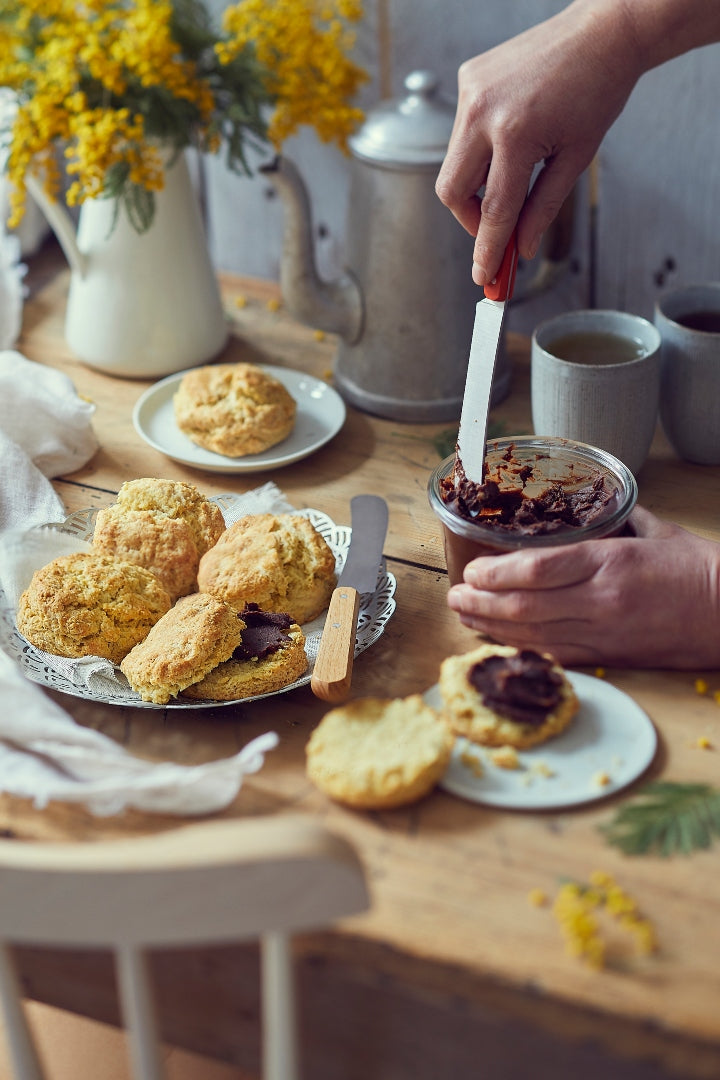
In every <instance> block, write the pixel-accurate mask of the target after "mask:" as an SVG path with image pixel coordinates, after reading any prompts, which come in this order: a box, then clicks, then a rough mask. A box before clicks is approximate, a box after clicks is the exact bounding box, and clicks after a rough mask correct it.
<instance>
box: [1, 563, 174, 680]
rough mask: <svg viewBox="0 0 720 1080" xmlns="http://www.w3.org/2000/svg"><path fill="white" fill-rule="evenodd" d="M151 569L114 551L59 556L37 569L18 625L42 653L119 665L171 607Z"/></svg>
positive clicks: (24, 597) (22, 603)
mask: <svg viewBox="0 0 720 1080" xmlns="http://www.w3.org/2000/svg"><path fill="white" fill-rule="evenodd" d="M170 603H171V601H170V596H169V594H168V592H167V590H166V589H164V588H163V586H162V584H161V583H160V581H159V580H158V579H157V577H156V576H155V574H153V573H151V571H150V570H146V569H145V568H144V567H142V566H136V565H135V563H132V562H127V561H126V560H123V559H116V558H114V557H113V556H112V555H103V554H97V555H95V554H91V553H85V552H81V553H77V554H74V555H61V556H59V557H58V558H57V559H53V561H52V562H50V563H48V564H47V565H46V566H43V567H42V568H41V569H39V570H36V571H35V573H34V574H33V576H32V580H31V581H30V584H29V585H28V587H27V589H26V590H25V592H24V593H23V594H22V596H21V597H20V602H19V605H18V613H17V628H18V630H19V631H20V633H21V634H22V635H23V637H25V638H27V640H28V641H29V642H31V643H32V644H33V645H35V646H36V647H37V648H38V649H42V650H43V651H44V652H48V653H54V654H55V655H56V656H67V657H71V658H73V659H77V658H79V657H81V656H103V657H105V659H106V660H110V661H111V662H112V663H113V664H119V663H120V661H121V660H122V659H123V657H124V656H125V655H126V654H127V653H129V652H130V650H131V649H132V648H133V647H134V646H135V645H137V644H138V642H140V641H142V640H143V638H145V637H146V636H147V634H148V633H149V631H150V630H151V629H152V627H153V626H154V625H155V623H157V622H158V621H159V619H161V618H162V616H163V615H165V613H166V612H167V611H168V610H169V608H170Z"/></svg>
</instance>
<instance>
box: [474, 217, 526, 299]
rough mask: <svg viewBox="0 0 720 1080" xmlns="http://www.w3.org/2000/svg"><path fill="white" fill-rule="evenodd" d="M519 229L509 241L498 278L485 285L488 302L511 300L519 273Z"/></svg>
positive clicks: (515, 229)
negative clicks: (516, 275)
mask: <svg viewBox="0 0 720 1080" xmlns="http://www.w3.org/2000/svg"><path fill="white" fill-rule="evenodd" d="M517 262H518V260H517V227H516V228H514V229H513V231H512V235H511V237H510V239H509V240H508V244H507V247H506V248H505V254H504V255H503V260H502V262H501V263H500V269H499V270H498V272H497V276H496V277H495V279H494V280H493V281H491V282H490V284H489V285H483V289H484V290H485V296H486V297H487V299H488V300H509V299H510V297H511V296H512V294H513V289H514V288H515V273H516V271H517Z"/></svg>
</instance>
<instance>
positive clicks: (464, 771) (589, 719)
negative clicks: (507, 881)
mask: <svg viewBox="0 0 720 1080" xmlns="http://www.w3.org/2000/svg"><path fill="white" fill-rule="evenodd" d="M567 676H568V679H569V680H570V682H571V683H572V685H573V687H574V689H575V693H576V694H577V696H578V699H579V701H580V709H579V711H578V714H577V716H576V717H575V719H574V720H573V722H572V724H571V725H570V727H568V728H567V730H566V731H564V732H563V733H562V735H559V736H558V737H557V738H556V739H550V740H549V741H548V742H546V743H542V744H541V745H540V746H536V747H532V748H531V749H530V750H518V752H517V753H518V758H519V760H520V764H521V768H519V769H513V770H511V769H501V768H499V767H498V766H497V765H494V764H493V763H492V760H491V758H490V752H491V751H490V748H487V747H480V746H477V745H476V744H474V743H471V742H469V741H468V740H467V739H464V738H458V739H457V740H456V743H455V749H454V750H453V755H452V759H451V761H450V764H449V766H448V769H447V772H446V773H445V776H444V777H443V779H442V780H441V781H440V786H441V787H443V788H445V790H446V791H449V792H451V794H453V795H459V796H460V797H461V798H463V799H470V800H471V801H472V802H477V803H482V804H484V805H486V806H497V807H502V808H505V809H509V810H552V809H559V808H561V807H564V806H577V805H580V804H581V803H589V802H595V801H596V800H598V799H604V798H607V796H608V795H613V794H614V793H615V792H617V791H620V790H621V789H622V788H624V787H627V785H628V784H631V783H632V782H633V781H634V780H636V779H637V778H638V777H639V776H640V775H642V773H643V772H644V771H645V769H647V767H648V765H650V763H651V761H652V760H653V757H654V756H655V750H656V748H657V733H656V731H655V728H654V727H653V724H652V722H651V720H650V718H649V717H648V716H647V714H646V713H645V712H643V710H642V709H641V708H640V706H639V705H638V704H637V703H636V702H635V701H633V699H632V698H631V697H628V695H627V694H625V693H623V692H622V690H618V688H617V687H616V686H613V685H612V683H609V682H606V681H604V680H603V679H596V678H593V676H591V675H584V674H582V673H581V672H574V671H568V672H567ZM425 698H426V700H427V701H428V702H429V704H431V705H433V706H435V707H439V706H440V704H441V698H440V692H439V689H438V687H437V685H436V686H433V687H431V688H430V689H429V690H428V691H427V692H426V694H425ZM468 755H471V756H472V758H474V759H475V760H478V761H479V762H480V766H481V769H482V774H481V775H476V773H475V771H473V768H472V767H471V765H468V764H467V763H466V762H464V761H463V757H464V756H465V757H466V758H467V756H468ZM601 775H604V776H605V777H607V779H608V782H607V783H605V784H600V783H598V778H599V777H600V776H601Z"/></svg>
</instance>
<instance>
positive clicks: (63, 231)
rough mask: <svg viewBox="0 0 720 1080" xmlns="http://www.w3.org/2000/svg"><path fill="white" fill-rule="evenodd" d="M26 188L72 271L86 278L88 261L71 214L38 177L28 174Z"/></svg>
mask: <svg viewBox="0 0 720 1080" xmlns="http://www.w3.org/2000/svg"><path fill="white" fill-rule="evenodd" d="M25 186H26V187H27V190H28V191H29V192H30V194H31V195H32V197H33V199H34V200H35V202H36V203H37V204H38V206H39V207H40V209H41V210H42V212H43V214H44V215H45V217H46V218H47V221H48V224H49V225H50V227H51V229H52V230H53V232H54V233H55V236H56V237H57V239H58V243H59V244H60V247H61V248H62V249H63V252H64V254H65V258H66V259H67V261H68V263H69V264H70V269H71V270H72V271H73V272H74V273H77V274H79V276H80V277H85V274H86V272H87V266H88V259H87V256H86V255H83V253H82V252H81V251H80V248H79V247H78V244H77V232H76V229H75V222H74V221H73V219H72V218H71V217H70V214H69V213H68V212H67V210H66V209H65V207H64V206H63V205H62V204H61V203H59V202H58V201H57V199H52V198H51V197H50V196H49V195H48V193H47V192H46V191H45V188H44V187H43V184H42V182H41V181H40V180H39V179H38V178H37V177H36V176H33V175H32V174H30V173H28V174H27V176H26V177H25Z"/></svg>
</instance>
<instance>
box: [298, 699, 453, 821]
mask: <svg viewBox="0 0 720 1080" xmlns="http://www.w3.org/2000/svg"><path fill="white" fill-rule="evenodd" d="M453 743H454V737H453V735H452V733H451V732H450V730H449V728H448V726H447V724H446V723H445V722H444V721H443V719H442V717H441V715H440V714H439V713H438V712H437V711H436V710H435V709H433V708H431V707H430V706H429V705H427V704H426V703H425V701H424V700H423V698H422V696H421V695H420V694H412V695H411V696H410V697H406V698H359V699H358V700H357V701H351V702H349V703H348V704H347V705H341V706H339V707H337V708H335V709H331V710H330V712H328V713H326V714H325V716H324V717H323V719H322V720H321V721H320V723H319V724H318V726H317V727H316V728H315V730H314V731H313V733H312V735H311V736H310V739H309V741H308V744H307V748H306V756H307V775H308V777H309V778H310V780H311V781H312V782H313V783H314V784H315V786H316V787H318V788H319V789H320V790H321V791H323V792H325V794H326V795H329V796H330V798H331V799H335V800H336V801H337V802H342V803H347V804H348V805H349V806H355V807H358V808H362V809H366V810H371V809H376V810H381V809H390V808H392V807H396V806H404V805H406V804H407V803H412V802H416V801H417V800H418V799H421V798H422V797H423V796H424V795H427V793H428V792H429V791H430V790H431V789H432V788H433V787H434V786H435V784H436V783H437V782H438V780H439V779H440V777H441V776H442V775H443V773H444V772H445V769H446V768H447V765H448V762H449V760H450V754H451V752H452V748H453Z"/></svg>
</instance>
